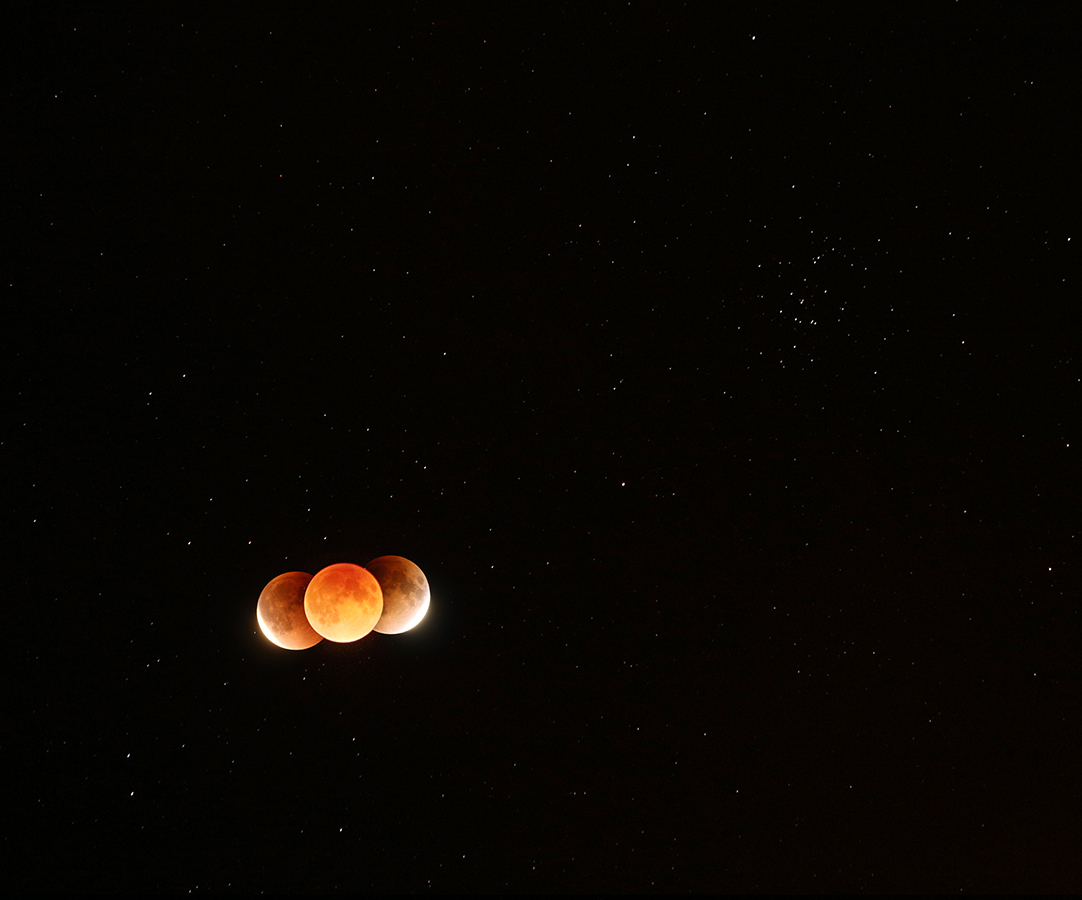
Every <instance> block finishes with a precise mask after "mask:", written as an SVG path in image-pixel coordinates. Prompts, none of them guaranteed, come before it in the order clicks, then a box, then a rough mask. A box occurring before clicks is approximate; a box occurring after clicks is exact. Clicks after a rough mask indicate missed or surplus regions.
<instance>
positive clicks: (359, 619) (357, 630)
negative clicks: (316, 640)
mask: <svg viewBox="0 0 1082 900" xmlns="http://www.w3.org/2000/svg"><path fill="white" fill-rule="evenodd" d="M304 611H305V613H306V614H307V616H308V621H309V622H311V623H312V627H313V628H314V629H315V630H316V631H317V632H318V633H319V634H321V635H323V637H325V638H326V639H327V640H329V641H336V642H338V643H340V644H348V643H349V642H351V641H356V640H360V639H361V638H363V637H364V636H365V635H366V634H368V632H370V631H371V630H372V627H373V626H374V625H375V624H376V622H378V621H379V617H380V615H382V613H383V591H382V590H381V589H380V586H379V582H378V581H376V578H375V576H374V575H373V574H372V573H371V572H369V571H368V570H367V569H364V568H362V567H361V566H355V565H354V564H353V563H335V564H334V565H331V566H327V568H325V569H320V570H319V571H318V572H316V574H315V575H314V576H312V580H311V582H310V583H309V585H308V589H307V590H306V591H305V592H304Z"/></svg>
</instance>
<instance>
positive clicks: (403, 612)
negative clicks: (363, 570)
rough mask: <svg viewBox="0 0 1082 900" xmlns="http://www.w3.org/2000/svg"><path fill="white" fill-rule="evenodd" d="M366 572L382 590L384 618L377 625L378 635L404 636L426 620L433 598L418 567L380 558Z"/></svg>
mask: <svg viewBox="0 0 1082 900" xmlns="http://www.w3.org/2000/svg"><path fill="white" fill-rule="evenodd" d="M367 568H368V571H370V572H371V573H372V574H373V575H375V576H376V580H377V581H378V582H379V585H380V587H381V588H382V589H383V615H382V616H380V620H379V621H378V622H377V623H376V627H375V630H376V631H378V632H380V634H401V633H402V632H403V631H409V630H410V629H411V628H413V626H414V625H416V624H417V623H418V622H420V621H421V619H423V618H424V617H425V613H426V612H428V605H429V603H430V602H431V599H432V594H431V592H430V591H429V588H428V579H427V578H425V573H424V572H422V571H421V569H420V567H419V566H418V565H417V564H416V563H412V562H410V561H409V560H408V559H405V558H403V557H401V556H380V557H378V558H377V559H374V560H372V561H371V562H370V563H369V564H368V566H367Z"/></svg>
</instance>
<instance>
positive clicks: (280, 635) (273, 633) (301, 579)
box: [255, 572, 323, 650]
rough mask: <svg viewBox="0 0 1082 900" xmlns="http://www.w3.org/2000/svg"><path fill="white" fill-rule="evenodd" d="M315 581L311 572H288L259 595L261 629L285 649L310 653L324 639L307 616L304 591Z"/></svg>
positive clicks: (258, 617) (257, 610)
mask: <svg viewBox="0 0 1082 900" xmlns="http://www.w3.org/2000/svg"><path fill="white" fill-rule="evenodd" d="M311 580H312V576H311V575H309V574H308V573H307V572H284V573H283V574H281V575H279V576H278V577H277V578H274V579H272V580H271V581H270V582H269V583H268V584H267V586H266V587H265V588H263V592H262V593H261V594H260V595H259V600H258V602H257V603H256V606H255V617H256V621H257V622H259V628H260V630H261V631H262V632H263V634H264V635H265V636H266V638H267V640H269V641H271V642H273V643H275V644H277V645H278V646H279V647H281V648H282V649H284V650H307V649H308V648H309V647H314V646H315V645H316V644H318V643H319V642H320V641H321V640H323V638H321V637H320V636H319V635H318V634H317V633H316V632H315V630H314V629H313V628H312V626H311V625H310V624H309V623H308V617H307V616H306V615H305V614H304V590H305V588H307V587H308V583H309V582H310V581H311Z"/></svg>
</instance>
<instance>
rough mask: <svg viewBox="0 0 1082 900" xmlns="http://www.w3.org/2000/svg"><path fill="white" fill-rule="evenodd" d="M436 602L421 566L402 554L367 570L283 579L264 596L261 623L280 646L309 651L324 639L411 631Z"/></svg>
mask: <svg viewBox="0 0 1082 900" xmlns="http://www.w3.org/2000/svg"><path fill="white" fill-rule="evenodd" d="M431 599H432V595H431V591H430V589H429V585H428V579H427V578H426V577H425V573H424V572H422V571H421V568H420V566H418V565H417V564H416V563H414V562H411V561H410V560H408V559H406V558H405V557H402V556H380V557H377V558H376V559H373V560H372V561H370V562H369V563H368V565H367V566H358V565H355V564H353V563H334V564H333V565H330V566H327V567H326V568H323V569H320V570H319V571H318V572H316V574H315V575H309V574H308V573H307V572H284V573H283V574H281V575H278V576H277V577H276V578H273V579H271V581H270V582H268V584H267V586H266V587H265V588H263V591H262V593H260V595H259V599H258V601H257V602H256V621H257V622H258V623H259V628H260V630H261V631H262V632H263V635H264V636H265V637H266V638H267V640H269V641H271V643H273V644H275V645H277V646H278V647H281V648H282V649H284V650H307V649H309V648H311V647H314V646H315V645H316V644H318V643H319V642H320V641H322V640H323V639H324V638H326V639H327V640H328V641H334V642H335V643H340V644H348V643H352V642H353V641H358V640H360V639H361V638H363V637H364V636H365V635H367V634H369V633H370V632H372V631H376V632H379V633H380V634H401V633H403V632H405V631H409V630H410V629H411V628H413V627H415V626H416V625H417V624H418V623H419V622H420V621H421V620H422V619H423V618H424V617H425V613H427V612H428V607H429V604H430V603H431Z"/></svg>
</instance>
